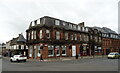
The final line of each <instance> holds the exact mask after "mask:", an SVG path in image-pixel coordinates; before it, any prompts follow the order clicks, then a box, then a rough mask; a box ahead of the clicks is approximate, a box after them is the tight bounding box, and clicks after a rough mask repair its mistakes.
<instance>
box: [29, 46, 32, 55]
mask: <svg viewBox="0 0 120 73" xmlns="http://www.w3.org/2000/svg"><path fill="white" fill-rule="evenodd" d="M29 51H30V52H29V57H32V53H33V50H32V46H30V47H29Z"/></svg>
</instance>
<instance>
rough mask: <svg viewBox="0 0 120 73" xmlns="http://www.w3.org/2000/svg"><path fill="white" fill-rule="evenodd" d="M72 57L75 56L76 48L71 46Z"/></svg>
mask: <svg viewBox="0 0 120 73" xmlns="http://www.w3.org/2000/svg"><path fill="white" fill-rule="evenodd" d="M72 56H76V46H72Z"/></svg>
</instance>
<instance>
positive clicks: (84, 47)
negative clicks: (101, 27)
mask: <svg viewBox="0 0 120 73" xmlns="http://www.w3.org/2000/svg"><path fill="white" fill-rule="evenodd" d="M91 30H92V31H93V32H91ZM96 32H97V33H96V34H101V33H99V32H98V31H96ZM93 33H94V30H93V29H89V28H88V27H84V22H82V23H79V24H78V25H77V24H74V23H71V22H66V21H63V20H60V19H56V18H53V17H49V16H44V17H42V18H39V19H37V20H34V21H32V22H31V23H30V26H29V28H28V29H27V30H26V37H27V45H28V56H29V58H32V59H37V58H39V57H40V55H42V56H43V58H55V57H71V56H76V54H78V55H80V56H87V55H89V56H90V55H93V54H95V52H94V51H95V49H94V46H93V45H92V43H93V42H91V41H89V40H90V39H94V38H95V39H96V43H98V44H99V48H100V47H101V42H100V41H99V40H102V37H101V35H98V36H95V35H92V36H90V35H91V34H93ZM94 36H95V37H94ZM96 49H98V47H97V46H96ZM92 52H93V53H92ZM99 53H102V52H99Z"/></svg>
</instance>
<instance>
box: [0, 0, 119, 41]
mask: <svg viewBox="0 0 120 73" xmlns="http://www.w3.org/2000/svg"><path fill="white" fill-rule="evenodd" d="M118 1H119V0H1V1H0V17H1V19H0V41H4V42H6V41H9V40H11V39H12V38H13V37H17V36H18V34H19V33H21V32H22V33H23V34H24V36H25V30H26V29H28V26H29V24H30V22H31V21H32V20H35V19H38V18H40V17H43V16H51V17H55V18H59V19H62V20H65V21H69V22H73V23H76V24H78V23H80V22H85V26H99V27H109V28H111V29H112V30H114V31H116V32H117V31H118ZM25 37H26V36H25Z"/></svg>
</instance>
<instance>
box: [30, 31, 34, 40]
mask: <svg viewBox="0 0 120 73" xmlns="http://www.w3.org/2000/svg"><path fill="white" fill-rule="evenodd" d="M33 33H34V32H33V31H32V32H31V39H33Z"/></svg>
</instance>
